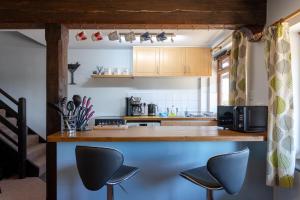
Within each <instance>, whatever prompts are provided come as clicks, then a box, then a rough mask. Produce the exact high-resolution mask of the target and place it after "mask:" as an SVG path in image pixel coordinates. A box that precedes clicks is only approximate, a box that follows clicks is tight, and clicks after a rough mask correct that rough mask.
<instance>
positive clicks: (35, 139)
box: [0, 123, 39, 147]
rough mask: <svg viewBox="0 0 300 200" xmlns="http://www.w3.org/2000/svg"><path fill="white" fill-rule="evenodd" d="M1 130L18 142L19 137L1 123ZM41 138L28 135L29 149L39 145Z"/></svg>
mask: <svg viewBox="0 0 300 200" xmlns="http://www.w3.org/2000/svg"><path fill="white" fill-rule="evenodd" d="M0 129H1V130H2V131H3V132H4V133H6V134H7V135H9V136H10V137H11V138H12V139H13V140H14V141H16V142H17V141H18V135H17V134H15V133H14V132H12V131H11V130H10V129H9V128H7V127H6V126H4V125H3V124H1V123H0ZM38 143H39V136H38V135H27V147H29V146H32V145H35V144H38Z"/></svg>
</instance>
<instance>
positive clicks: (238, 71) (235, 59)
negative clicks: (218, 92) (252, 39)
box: [229, 31, 248, 106]
mask: <svg viewBox="0 0 300 200" xmlns="http://www.w3.org/2000/svg"><path fill="white" fill-rule="evenodd" d="M247 43H248V41H247V37H246V36H245V35H244V33H242V32H241V31H235V32H233V34H232V48H231V58H230V62H231V68H230V92H229V104H230V105H235V106H239V105H241V106H242V105H246V63H247V59H246V58H247Z"/></svg>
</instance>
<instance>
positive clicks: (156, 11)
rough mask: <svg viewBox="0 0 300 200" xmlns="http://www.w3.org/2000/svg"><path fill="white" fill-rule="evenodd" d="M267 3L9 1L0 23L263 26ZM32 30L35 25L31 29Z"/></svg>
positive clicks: (212, 0)
mask: <svg viewBox="0 0 300 200" xmlns="http://www.w3.org/2000/svg"><path fill="white" fill-rule="evenodd" d="M265 22H266V0H201V1H199V0H172V1H162V0H152V1H151V3H141V1H139V0H127V1H123V0H93V1H92V0H86V1H82V0H64V1H61V0H51V1H42V2H41V1H40V0H10V1H5V2H2V3H1V5H0V28H2V27H4V25H1V24H9V23H16V24H15V25H18V24H19V25H20V24H23V25H26V24H27V25H28V24H46V23H57V24H66V25H67V26H70V27H71V28H80V27H81V26H86V27H89V28H97V27H98V26H107V27H109V26H112V25H115V26H116V25H117V27H116V28H120V27H125V26H128V25H131V26H132V28H145V27H144V26H145V25H147V28H161V27H162V26H165V27H166V28H208V27H211V28H212V29H213V28H223V27H227V28H230V29H236V28H239V27H241V26H244V25H250V26H254V25H255V26H264V25H265ZM34 27H35V26H34Z"/></svg>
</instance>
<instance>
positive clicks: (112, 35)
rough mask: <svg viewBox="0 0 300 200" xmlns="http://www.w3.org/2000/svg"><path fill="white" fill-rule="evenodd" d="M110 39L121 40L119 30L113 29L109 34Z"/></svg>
mask: <svg viewBox="0 0 300 200" xmlns="http://www.w3.org/2000/svg"><path fill="white" fill-rule="evenodd" d="M108 39H109V40H110V41H115V40H120V36H119V33H118V31H113V32H110V33H109V34H108Z"/></svg>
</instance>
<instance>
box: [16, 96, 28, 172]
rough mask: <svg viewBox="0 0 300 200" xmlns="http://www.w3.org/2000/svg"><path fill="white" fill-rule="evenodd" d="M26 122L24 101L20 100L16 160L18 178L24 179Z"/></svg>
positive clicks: (23, 99)
mask: <svg viewBox="0 0 300 200" xmlns="http://www.w3.org/2000/svg"><path fill="white" fill-rule="evenodd" d="M27 132H28V130H27V122H26V99H25V98H20V99H19V102H18V160H19V162H18V163H19V166H18V168H19V169H18V171H19V178H25V177H26V158H27Z"/></svg>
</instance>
